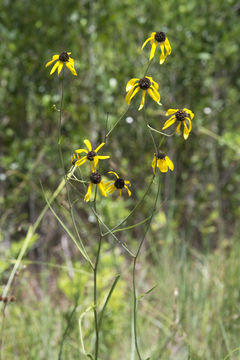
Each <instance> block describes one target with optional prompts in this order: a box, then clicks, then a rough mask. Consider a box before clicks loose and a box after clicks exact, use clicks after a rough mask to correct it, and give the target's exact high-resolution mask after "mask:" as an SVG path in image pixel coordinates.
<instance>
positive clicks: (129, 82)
mask: <svg viewBox="0 0 240 360" xmlns="http://www.w3.org/2000/svg"><path fill="white" fill-rule="evenodd" d="M138 80H139V79H138V78H133V79H131V80H129V81H128V83H127V85H126V91H127V92H128V91H129V90H130V89H131V88H132V87H133V86H134V85H135V83H136V82H137V81H138Z"/></svg>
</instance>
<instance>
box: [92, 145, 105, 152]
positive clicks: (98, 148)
mask: <svg viewBox="0 0 240 360" xmlns="http://www.w3.org/2000/svg"><path fill="white" fill-rule="evenodd" d="M104 145H105V142H102V143H101V144H100V145H99V146H98V147H97V148H96V149H95V150H94V151H95V152H96V153H97V152H98V151H99V150H100V149H101V148H102V147H103V146H104Z"/></svg>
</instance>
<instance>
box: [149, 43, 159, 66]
mask: <svg viewBox="0 0 240 360" xmlns="http://www.w3.org/2000/svg"><path fill="white" fill-rule="evenodd" d="M157 46H158V42H157V41H154V43H153V44H152V48H151V52H150V56H149V61H151V60H152V59H153V57H154V54H155V51H156V48H157Z"/></svg>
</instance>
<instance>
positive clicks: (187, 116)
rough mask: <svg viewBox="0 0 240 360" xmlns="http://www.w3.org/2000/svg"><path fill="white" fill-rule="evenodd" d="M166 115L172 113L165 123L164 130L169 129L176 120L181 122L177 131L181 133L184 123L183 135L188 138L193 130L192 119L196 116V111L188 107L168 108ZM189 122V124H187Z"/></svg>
mask: <svg viewBox="0 0 240 360" xmlns="http://www.w3.org/2000/svg"><path fill="white" fill-rule="evenodd" d="M166 115H172V116H171V117H170V118H169V119H168V120H167V121H166V122H165V124H164V126H163V128H162V130H165V129H167V128H168V127H169V126H171V125H172V124H174V123H175V122H176V121H178V122H179V124H178V126H177V129H176V132H177V133H178V134H179V133H180V128H181V125H182V123H183V126H184V130H183V137H184V139H185V140H187V138H188V136H189V134H190V132H191V130H192V121H191V120H192V119H193V118H194V113H193V112H192V111H191V110H188V109H186V108H184V109H168V111H167V112H166ZM187 122H188V126H187Z"/></svg>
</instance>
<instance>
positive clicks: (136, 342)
mask: <svg viewBox="0 0 240 360" xmlns="http://www.w3.org/2000/svg"><path fill="white" fill-rule="evenodd" d="M160 179H161V178H160V175H159V178H158V190H157V195H156V198H155V202H154V206H153V211H152V214H151V217H150V219H149V222H148V224H147V228H146V230H145V232H144V235H143V238H142V240H141V242H140V245H139V247H138V250H137V253H136V255H135V257H134V262H133V272H132V284H133V329H134V341H135V349H136V352H137V355H138V359H139V360H142V357H141V354H140V351H139V346H138V338H137V303H138V298H137V291H136V264H137V259H138V255H139V253H140V250H141V248H142V245H143V243H144V240H145V238H146V235H147V233H148V230H149V228H150V225H151V222H152V219H153V216H154V213H155V211H156V206H157V200H158V196H159V193H160Z"/></svg>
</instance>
